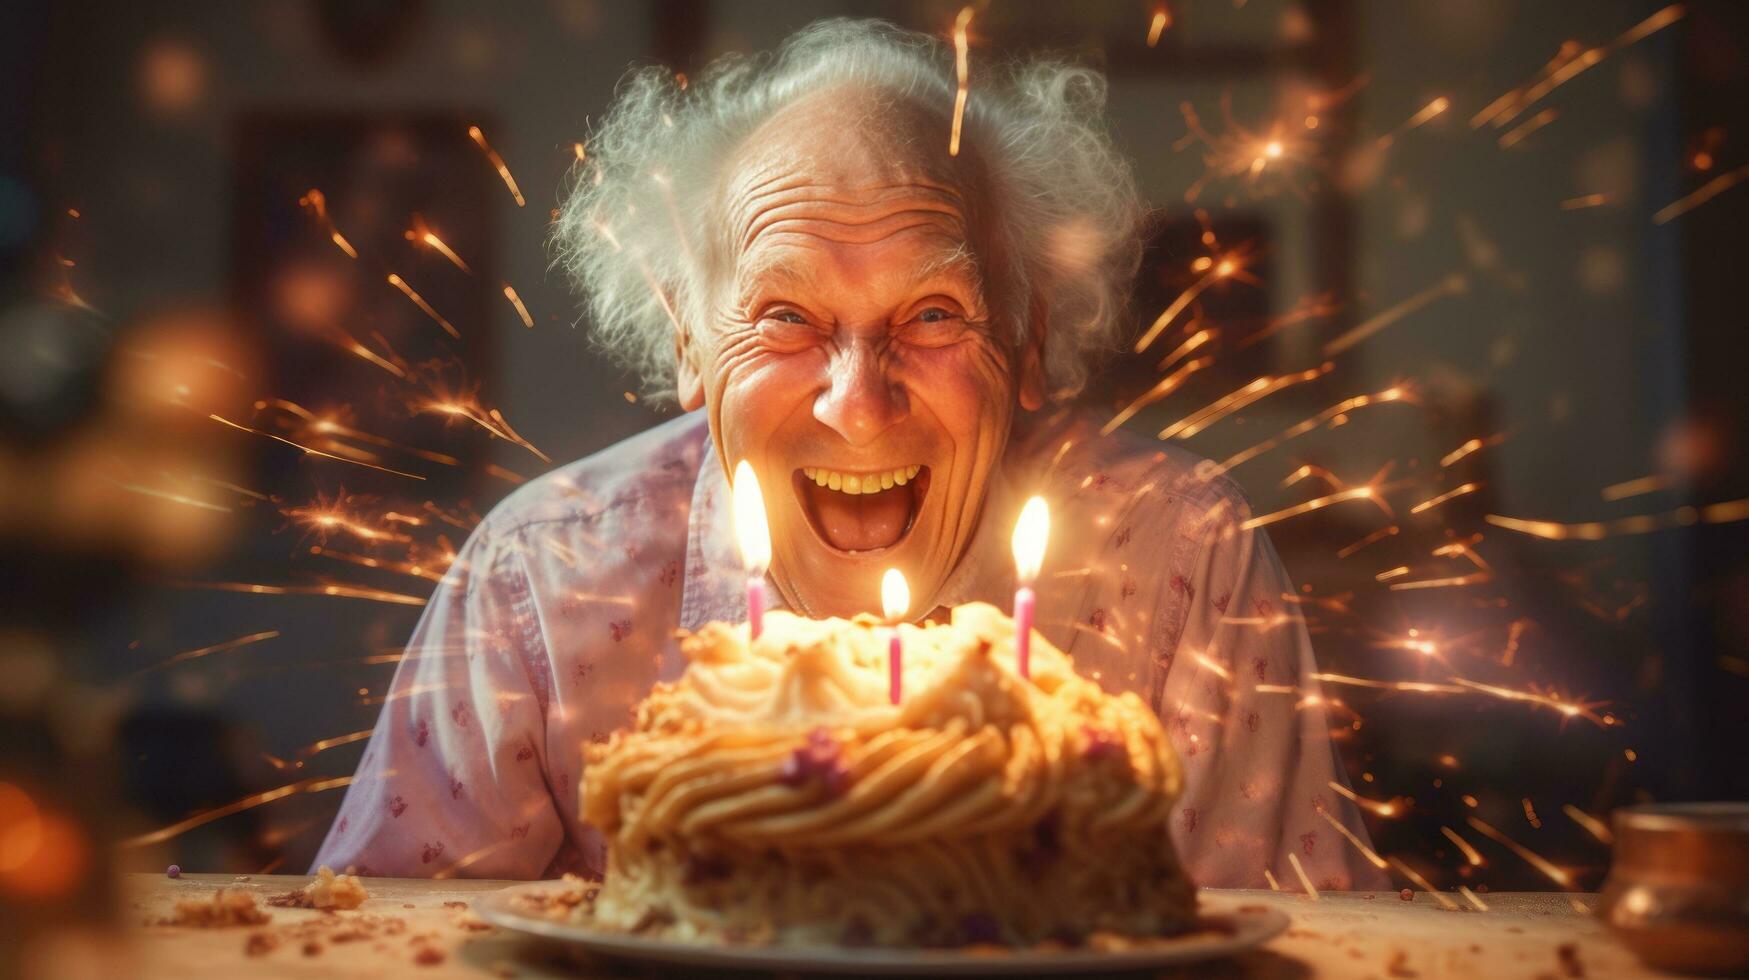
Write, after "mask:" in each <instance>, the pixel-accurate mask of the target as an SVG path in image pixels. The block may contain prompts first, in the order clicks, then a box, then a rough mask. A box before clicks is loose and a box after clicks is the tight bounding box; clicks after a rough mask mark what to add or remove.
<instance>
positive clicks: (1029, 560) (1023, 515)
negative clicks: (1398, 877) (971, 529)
mask: <svg viewBox="0 0 1749 980" xmlns="http://www.w3.org/2000/svg"><path fill="white" fill-rule="evenodd" d="M1050 533H1051V512H1050V508H1049V507H1047V506H1045V500H1044V498H1043V497H1032V498H1030V499H1028V500H1027V502H1026V506H1024V507H1022V508H1021V509H1020V519H1019V520H1017V521H1015V522H1014V571H1015V574H1016V576H1017V577H1018V578H1019V579H1020V588H1018V589H1016V590H1015V591H1014V663H1015V667H1016V668H1017V669H1018V670H1019V671H1020V676H1022V677H1031V676H1032V612H1033V607H1034V606H1035V605H1037V604H1038V596H1036V595H1034V594H1033V591H1032V583H1033V581H1034V580H1035V579H1037V578H1038V573H1039V569H1040V568H1042V567H1043V566H1044V560H1045V540H1046V539H1047V538H1049V537H1050Z"/></svg>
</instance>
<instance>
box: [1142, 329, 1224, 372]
mask: <svg viewBox="0 0 1749 980" xmlns="http://www.w3.org/2000/svg"><path fill="white" fill-rule="evenodd" d="M1220 335H1221V332H1220V330H1218V329H1216V328H1214V327H1208V328H1206V329H1203V330H1198V331H1197V332H1196V333H1193V334H1191V335H1190V336H1189V337H1186V338H1185V339H1184V343H1182V344H1179V345H1178V348H1177V349H1176V350H1174V351H1173V352H1172V353H1170V354H1167V355H1166V357H1165V359H1164V360H1162V361H1161V362H1160V363H1159V364H1157V365H1155V367H1154V369H1155V370H1156V371H1164V370H1166V369H1167V368H1169V367H1171V366H1172V365H1174V364H1176V363H1178V362H1179V361H1180V360H1182V359H1183V358H1184V357H1185V355H1187V354H1189V353H1190V352H1191V351H1193V350H1196V349H1197V348H1198V347H1201V346H1203V345H1204V344H1206V343H1208V342H1209V341H1211V340H1213V339H1215V338H1216V337H1219V336H1220Z"/></svg>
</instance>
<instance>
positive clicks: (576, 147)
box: [571, 143, 589, 163]
mask: <svg viewBox="0 0 1749 980" xmlns="http://www.w3.org/2000/svg"><path fill="white" fill-rule="evenodd" d="M571 152H572V153H574V154H576V155H577V162H578V163H582V162H583V161H585V160H587V159H589V154H588V153H587V152H585V151H584V149H583V144H582V143H572V144H571Z"/></svg>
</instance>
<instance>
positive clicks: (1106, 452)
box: [1015, 407, 1249, 521]
mask: <svg viewBox="0 0 1749 980" xmlns="http://www.w3.org/2000/svg"><path fill="white" fill-rule="evenodd" d="M1017 439H1018V443H1017V445H1016V447H1015V448H1016V449H1017V450H1018V451H1019V452H1020V454H1021V455H1022V456H1024V457H1025V458H1026V460H1027V461H1028V465H1029V466H1030V467H1031V468H1032V469H1033V471H1034V473H1035V474H1036V475H1035V477H1034V479H1035V480H1036V481H1037V485H1039V486H1043V487H1045V488H1047V492H1048V493H1050V494H1051V495H1053V496H1057V497H1059V498H1063V499H1074V500H1079V501H1084V502H1085V503H1087V504H1089V505H1091V506H1094V507H1097V508H1099V509H1100V510H1102V511H1103V512H1105V513H1108V514H1109V513H1112V512H1114V511H1130V510H1134V509H1136V508H1149V507H1153V508H1158V507H1160V506H1162V505H1164V506H1169V507H1172V508H1174V509H1177V510H1178V511H1179V512H1180V513H1181V514H1182V516H1183V517H1184V518H1187V519H1190V520H1195V521H1200V520H1202V519H1204V518H1206V517H1211V516H1217V515H1220V514H1228V515H1232V516H1239V515H1244V514H1248V513H1249V504H1248V503H1247V501H1246V499H1245V494H1244V491H1243V490H1241V489H1240V487H1239V485H1238V484H1237V483H1235V482H1234V481H1233V480H1232V479H1231V478H1230V477H1228V476H1227V475H1226V474H1225V473H1224V472H1221V471H1220V469H1219V467H1218V465H1217V464H1215V463H1214V462H1213V461H1212V460H1208V459H1205V458H1203V457H1201V456H1198V455H1197V454H1196V453H1193V452H1191V451H1190V450H1188V449H1185V448H1183V447H1182V446H1177V445H1172V444H1169V443H1165V442H1161V441H1159V440H1156V439H1152V438H1150V437H1148V436H1146V435H1143V434H1138V433H1135V432H1131V431H1129V430H1127V429H1124V428H1122V427H1120V428H1118V429H1116V430H1114V431H1111V432H1104V431H1102V420H1101V419H1099V418H1098V417H1096V416H1094V415H1093V414H1092V413H1091V412H1089V411H1088V410H1087V409H1085V408H1081V407H1063V408H1059V409H1056V410H1054V411H1052V412H1050V413H1049V414H1044V415H1040V416H1037V417H1034V418H1033V419H1031V420H1029V423H1028V424H1027V425H1026V426H1025V428H1024V430H1023V431H1021V432H1019V433H1017Z"/></svg>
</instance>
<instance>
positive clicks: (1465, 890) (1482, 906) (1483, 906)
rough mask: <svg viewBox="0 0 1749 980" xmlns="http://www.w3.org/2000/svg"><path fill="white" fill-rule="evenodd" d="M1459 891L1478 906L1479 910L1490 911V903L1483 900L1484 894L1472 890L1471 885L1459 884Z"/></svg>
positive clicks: (1472, 903)
mask: <svg viewBox="0 0 1749 980" xmlns="http://www.w3.org/2000/svg"><path fill="white" fill-rule="evenodd" d="M1458 893H1459V894H1460V895H1462V896H1463V897H1464V898H1466V899H1468V900H1469V903H1470V904H1471V905H1474V906H1475V907H1476V911H1477V912H1486V911H1488V903H1487V902H1484V901H1482V896H1480V895H1477V894H1476V893H1475V892H1473V891H1471V890H1470V886H1468V885H1459V886H1458Z"/></svg>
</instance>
